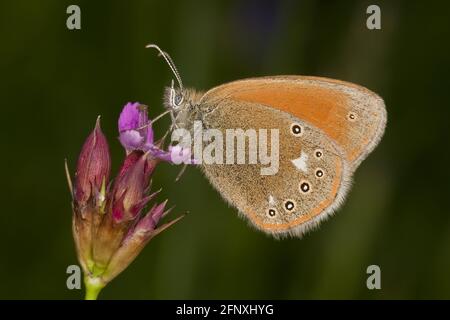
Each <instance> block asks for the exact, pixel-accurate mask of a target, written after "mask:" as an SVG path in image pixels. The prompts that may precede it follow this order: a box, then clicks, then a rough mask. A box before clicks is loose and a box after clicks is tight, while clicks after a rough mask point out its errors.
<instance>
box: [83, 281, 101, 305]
mask: <svg viewBox="0 0 450 320" xmlns="http://www.w3.org/2000/svg"><path fill="white" fill-rule="evenodd" d="M84 285H85V286H86V296H85V298H84V299H85V300H97V296H98V294H99V293H100V291H101V290H102V289H103V288H104V287H105V283H103V281H102V280H101V279H100V278H92V277H89V276H85V277H84Z"/></svg>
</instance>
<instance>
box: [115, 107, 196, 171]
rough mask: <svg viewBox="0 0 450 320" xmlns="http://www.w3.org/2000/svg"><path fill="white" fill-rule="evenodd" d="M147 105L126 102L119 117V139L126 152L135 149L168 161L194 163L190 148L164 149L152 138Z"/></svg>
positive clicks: (172, 147)
mask: <svg viewBox="0 0 450 320" xmlns="http://www.w3.org/2000/svg"><path fill="white" fill-rule="evenodd" d="M147 110H148V108H147V106H145V105H143V104H140V103H139V102H134V103H133V102H128V103H127V104H126V105H125V106H124V107H123V110H122V112H121V113H120V117H119V121H118V122H119V123H118V124H119V141H120V143H121V144H122V146H123V147H124V148H125V150H126V151H127V153H130V152H132V151H135V150H141V151H143V152H148V153H149V154H150V155H151V156H152V157H154V158H155V159H158V160H162V161H167V162H169V163H174V164H180V163H186V164H194V163H196V161H195V160H194V159H193V158H192V156H191V151H190V148H182V147H181V146H170V147H169V151H164V150H162V149H161V148H160V146H159V145H158V144H156V143H155V142H154V140H153V129H152V122H151V120H149V119H148V111H147Z"/></svg>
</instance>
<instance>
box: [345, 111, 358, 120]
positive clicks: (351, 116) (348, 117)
mask: <svg viewBox="0 0 450 320" xmlns="http://www.w3.org/2000/svg"><path fill="white" fill-rule="evenodd" d="M357 118H358V115H357V114H356V113H355V112H349V113H348V115H347V119H348V120H349V121H351V122H353V121H356V119H357Z"/></svg>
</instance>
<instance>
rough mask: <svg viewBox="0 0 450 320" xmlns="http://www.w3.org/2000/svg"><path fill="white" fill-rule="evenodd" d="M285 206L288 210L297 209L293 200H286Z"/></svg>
mask: <svg viewBox="0 0 450 320" xmlns="http://www.w3.org/2000/svg"><path fill="white" fill-rule="evenodd" d="M284 208H285V209H286V211H289V212H291V211H293V210H294V209H295V202H294V201H293V200H286V201H285V202H284Z"/></svg>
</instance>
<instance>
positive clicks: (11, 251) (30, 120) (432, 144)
mask: <svg viewBox="0 0 450 320" xmlns="http://www.w3.org/2000/svg"><path fill="white" fill-rule="evenodd" d="M70 4H77V5H79V6H80V7H81V20H82V21H81V23H82V29H81V30H79V31H70V30H68V29H67V28H66V18H67V16H68V15H67V14H66V8H67V6H68V5H70ZM370 4H378V5H379V6H380V7H381V12H382V30H374V31H371V30H368V29H367V28H366V25H365V24H366V18H367V14H366V8H367V6H368V5H370ZM449 12H450V3H449V2H444V1H441V2H433V1H426V2H425V1H421V2H419V1H416V2H412V1H345V2H344V1H335V2H331V1H282V2H272V1H227V2H222V3H219V2H213V1H195V2H187V1H186V2H170V1H158V2H154V1H127V2H125V1H79V0H73V1H72V0H71V1H56V0H55V1H50V0H46V1H39V2H38V1H23V0H20V1H12V0H2V1H1V3H0V26H1V27H0V39H1V42H0V43H1V44H0V75H1V80H0V81H1V88H0V94H1V102H0V103H1V105H2V109H1V111H2V113H1V114H2V116H1V119H2V121H1V126H0V127H1V131H2V137H3V138H2V156H1V157H0V158H1V160H0V161H1V168H2V173H1V207H0V228H1V229H0V230H1V231H0V298H3V299H11V298H19V299H25V298H28V299H46V298H52V299H78V298H81V297H83V293H82V292H81V291H79V290H78V291H77V290H74V291H69V290H68V289H67V288H66V277H67V274H66V268H67V266H68V265H71V264H76V263H77V261H76V256H75V253H74V247H73V241H72V235H71V226H70V225H71V208H70V197H69V192H68V189H67V186H66V181H65V176H64V170H63V160H64V158H65V157H67V158H68V159H69V163H70V168H71V170H72V171H73V170H74V164H75V162H76V159H77V156H78V152H79V151H80V148H81V146H82V143H83V141H84V139H85V137H86V136H87V135H88V133H89V132H90V130H91V129H92V127H93V125H94V123H95V119H96V117H97V115H99V114H101V115H102V125H103V129H104V131H105V133H106V135H107V136H108V137H109V139H110V146H111V151H112V157H113V162H114V168H113V169H114V170H117V167H118V166H119V164H120V161H121V160H122V158H123V150H122V148H121V146H120V145H119V143H118V141H117V139H116V137H117V131H116V130H117V129H116V121H117V117H118V114H119V112H120V110H121V107H122V105H123V104H124V103H126V102H128V101H139V102H141V103H145V104H148V105H149V106H150V107H151V111H150V113H151V115H152V116H155V115H157V114H159V113H160V112H162V110H163V107H162V103H161V101H162V93H163V87H164V86H165V85H168V84H169V83H170V79H171V75H170V73H169V70H168V68H167V66H166V65H165V64H164V63H163V60H162V59H161V58H158V57H157V55H156V53H155V52H154V51H149V50H146V49H144V46H145V45H146V44H147V43H149V42H153V43H157V44H159V45H160V46H161V47H162V48H164V49H165V50H167V51H168V52H169V53H170V54H171V55H172V57H173V59H174V60H175V62H176V63H177V65H178V68H179V69H180V73H181V74H182V77H183V79H184V82H185V84H186V85H188V86H194V87H196V88H198V89H208V88H211V87H213V86H216V85H218V84H221V83H224V82H227V81H231V80H235V79H239V78H245V77H254V76H262V75H276V74H302V75H315V76H326V77H331V78H337V79H342V80H347V81H351V82H355V83H358V84H361V85H364V86H367V87H368V88H370V89H372V90H373V91H375V92H377V93H379V94H380V95H381V96H382V97H383V98H384V99H385V101H386V105H387V109H388V125H387V130H386V133H385V136H384V138H383V140H382V141H381V144H380V145H379V147H378V148H377V149H376V150H375V151H374V153H373V154H372V155H371V156H370V157H369V158H368V159H367V160H366V161H364V163H363V164H362V165H361V167H360V169H359V170H358V171H357V172H356V175H355V183H354V186H353V190H352V192H351V193H350V196H349V197H348V200H347V202H346V204H345V205H344V206H343V207H342V209H340V210H339V211H338V213H337V214H336V216H335V217H334V218H332V219H330V220H329V221H327V222H326V223H324V224H323V225H322V227H321V228H320V229H319V230H317V231H315V232H312V233H309V234H308V235H307V236H306V237H304V239H302V240H299V239H290V240H282V241H276V240H273V239H272V238H269V237H267V236H265V235H264V234H262V233H260V232H257V231H255V230H254V229H252V228H249V227H248V226H247V223H246V222H244V221H243V220H241V219H240V218H238V216H237V214H236V212H235V210H234V209H232V208H229V207H228V206H227V205H226V204H225V203H224V202H223V201H222V200H221V198H220V196H219V195H218V194H217V193H216V192H215V191H214V190H212V188H211V187H210V185H209V183H208V182H207V181H206V180H205V179H204V178H203V177H202V175H201V173H200V171H198V170H197V169H195V168H190V169H189V170H188V171H187V173H186V174H185V175H184V177H183V178H182V179H181V181H179V182H178V183H174V179H175V177H176V175H177V173H178V170H179V168H177V167H171V166H170V165H167V164H163V165H161V166H160V167H159V169H158V170H157V174H156V177H155V180H154V185H155V186H157V187H159V186H162V187H163V188H164V190H163V194H162V195H161V197H160V199H163V198H164V197H168V198H169V199H170V203H171V204H176V206H177V207H176V210H175V214H177V213H182V212H184V211H186V210H189V211H190V213H191V214H190V215H188V216H187V217H186V218H185V219H184V220H183V221H182V222H180V223H179V224H177V225H176V226H175V227H173V228H172V229H170V230H169V231H167V232H165V233H163V234H162V235H160V236H158V237H157V238H155V239H154V240H152V241H151V243H150V244H149V245H148V247H147V248H146V249H145V250H144V251H143V253H142V254H141V255H140V256H139V257H138V258H137V260H136V261H135V262H134V263H133V264H132V265H131V266H130V267H129V268H128V269H127V270H126V271H125V272H124V273H123V274H122V275H120V276H119V277H118V278H117V279H116V280H114V281H113V282H112V283H111V284H110V285H109V286H108V287H107V288H106V289H105V290H104V291H103V292H102V294H101V296H100V297H101V298H103V299H221V298H236V299H241V298H246V299H247V298H248V299H253V298H256V299H266V298H274V299H316V298H319V299H323V298H335V299H342V298H356V299H363V298H367V299H393V298H402V299H411V298H421V299H428V298H447V299H449V298H450V210H449V204H448V202H447V200H449V197H450V194H449V191H450V188H449V179H450V174H449V172H450V170H448V165H449V163H450V159H449V158H450V157H449V155H450V152H449V150H448V149H447V147H448V142H449V127H450V126H449V119H450V117H449V103H448V92H449V80H448V76H449V74H450V68H449V66H450V64H449V57H450V55H449V39H450V28H449V20H450V19H449ZM162 124H164V123H163V122H161V123H160V125H162ZM159 129H160V132H162V129H163V128H161V127H160V128H159ZM371 264H376V265H379V266H380V267H381V272H382V289H381V290H373V291H370V290H368V289H367V288H366V278H367V274H366V268H367V266H369V265H371Z"/></svg>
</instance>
